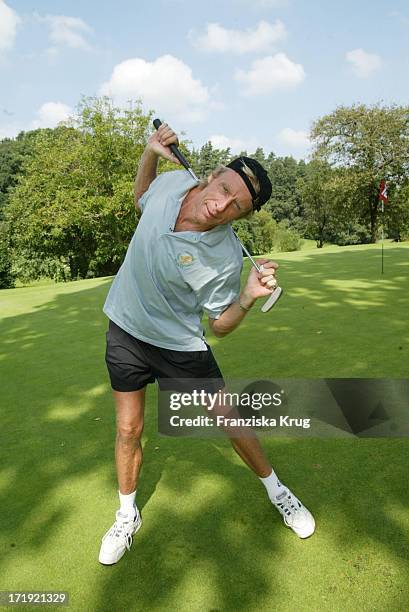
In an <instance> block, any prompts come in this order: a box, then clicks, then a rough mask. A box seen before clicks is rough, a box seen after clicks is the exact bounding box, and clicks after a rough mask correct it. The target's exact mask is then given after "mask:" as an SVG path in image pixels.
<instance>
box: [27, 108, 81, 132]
mask: <svg viewBox="0 0 409 612" xmlns="http://www.w3.org/2000/svg"><path fill="white" fill-rule="evenodd" d="M72 114H73V110H72V108H71V107H70V106H67V104H63V103H62V102H46V103H45V104H43V105H42V106H41V107H40V108H39V109H38V111H37V118H36V119H34V121H32V122H31V125H30V129H32V130H35V129H37V128H54V127H56V126H57V125H58V124H59V123H60V122H61V121H66V120H67V119H68V118H69V117H70V115H72Z"/></svg>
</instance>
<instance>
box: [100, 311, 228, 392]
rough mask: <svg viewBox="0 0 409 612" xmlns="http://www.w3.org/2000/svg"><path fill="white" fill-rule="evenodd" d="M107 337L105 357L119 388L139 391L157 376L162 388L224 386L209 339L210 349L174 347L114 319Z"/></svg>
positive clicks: (209, 390) (116, 389)
mask: <svg viewBox="0 0 409 612" xmlns="http://www.w3.org/2000/svg"><path fill="white" fill-rule="evenodd" d="M106 338H107V343H106V353H105V361H106V364H107V368H108V372H109V377H110V379H111V386H112V388H113V389H114V390H115V391H138V389H142V388H143V387H145V385H147V384H149V383H153V382H155V380H157V381H158V384H159V387H160V389H161V390H170V389H175V390H183V391H191V390H194V389H197V390H199V391H200V390H202V389H203V390H205V391H207V392H208V393H215V392H216V391H218V390H219V389H222V388H223V387H224V380H223V376H222V373H221V371H220V369H219V366H218V365H217V362H216V360H215V358H214V356H213V353H212V351H211V348H210V346H209V345H208V344H207V343H206V346H207V351H171V350H169V349H165V348H160V347H159V346H153V345H152V344H148V343H147V342H143V341H142V340H138V339H137V338H134V336H131V334H128V332H126V331H124V330H123V329H121V328H120V327H118V325H116V324H115V323H114V322H113V321H109V329H108V331H107V334H106ZM187 379H194V380H190V381H189V380H187Z"/></svg>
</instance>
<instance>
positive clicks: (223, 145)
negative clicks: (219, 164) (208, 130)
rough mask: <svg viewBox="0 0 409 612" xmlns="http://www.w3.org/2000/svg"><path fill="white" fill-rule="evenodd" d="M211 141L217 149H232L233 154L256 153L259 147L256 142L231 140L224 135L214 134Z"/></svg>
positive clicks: (238, 139)
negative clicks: (242, 152)
mask: <svg viewBox="0 0 409 612" xmlns="http://www.w3.org/2000/svg"><path fill="white" fill-rule="evenodd" d="M209 140H210V142H211V143H212V145H213V147H214V148H215V149H231V151H232V153H241V151H250V152H254V151H255V150H256V149H257V147H258V144H257V143H256V141H255V140H247V141H246V140H242V139H240V138H229V137H228V136H224V135H223V134H213V135H212V136H210V138H209Z"/></svg>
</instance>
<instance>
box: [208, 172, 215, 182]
mask: <svg viewBox="0 0 409 612" xmlns="http://www.w3.org/2000/svg"><path fill="white" fill-rule="evenodd" d="M213 179H214V176H213V174H211V173H210V174H209V176H208V177H207V183H208V184H209V183H211V182H212V180H213Z"/></svg>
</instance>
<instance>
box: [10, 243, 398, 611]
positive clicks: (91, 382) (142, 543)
mask: <svg viewBox="0 0 409 612" xmlns="http://www.w3.org/2000/svg"><path fill="white" fill-rule="evenodd" d="M274 258H275V259H276V260H277V261H278V262H279V264H280V283H281V284H282V286H283V287H284V288H285V295H284V296H283V298H282V300H281V301H280V303H279V305H277V307H276V308H275V309H274V310H273V311H271V312H270V313H269V314H268V315H264V314H262V313H261V312H260V311H259V309H258V308H257V309H256V308H255V309H253V311H252V312H251V313H250V314H249V315H248V317H247V318H246V320H245V322H244V323H243V325H242V326H241V328H240V330H238V331H236V332H235V333H234V334H232V335H231V336H230V337H229V336H228V337H226V338H224V339H222V340H218V339H215V338H211V344H212V346H213V350H214V352H215V355H216V357H217V359H218V361H219V363H220V365H221V367H222V369H223V371H224V372H225V374H226V375H228V376H232V377H237V378H239V377H243V378H250V377H270V378H274V377H287V378H290V377H311V378H314V377H317V378H319V377H331V376H334V377H407V363H408V352H409V332H408V327H407V313H408V311H409V308H408V306H409V280H408V279H409V275H408V271H409V245H408V244H400V245H388V246H387V250H386V253H385V272H386V273H385V275H384V277H383V278H382V277H381V275H380V254H379V246H376V245H375V246H363V247H348V248H339V247H327V248H325V249H324V250H316V249H314V250H312V249H311V250H303V251H299V252H296V253H285V254H284V253H280V254H274ZM245 266H246V269H247V268H248V263H247V262H246V264H245ZM110 282H111V279H94V280H86V281H79V282H74V283H69V284H51V283H48V284H42V285H41V284H40V285H37V286H32V287H21V288H18V289H15V290H5V291H2V292H1V294H0V297H1V305H0V309H1V317H2V319H1V322H0V323H1V337H2V347H1V354H0V368H1V380H2V393H1V400H2V401H1V403H2V427H1V434H0V465H1V475H0V504H1V508H2V512H1V525H0V527H1V531H0V551H1V557H0V590H1V589H3V590H6V589H7V590H10V589H15V590H17V589H26V590H27V589H33V590H34V589H35V590H46V589H54V590H55V589H60V590H66V591H69V592H70V597H71V606H70V607H71V609H72V610H75V611H76V610H78V611H83V610H92V611H101V612H105V611H118V612H119V611H123V610H135V611H138V612H139V611H145V610H149V611H151V610H152V611H153V610H160V611H162V610H166V611H168V610H180V611H182V612H184V611H193V612H196V611H202V610H205V611H208V612H210V611H213V612H216V611H220V612H221V611H223V612H224V611H225V610H232V611H233V610H234V611H236V610H246V611H247V610H248V611H254V612H255V611H256V610H257V611H258V610H267V611H270V610H271V611H273V610H274V611H277V612H281V611H284V610H287V609H288V608H289V607H294V608H298V609H299V610H302V611H303V612H304V611H310V610H311V611H314V612H315V611H316V610H317V609H320V610H323V611H328V612H330V611H331V612H332V611H338V610H350V609H355V608H358V609H360V610H364V611H368V612H369V611H371V612H372V611H379V612H380V611H381V610H384V609H387V610H388V611H391V612H394V611H396V612H398V611H400V610H403V609H406V607H407V602H408V598H409V591H408V583H409V571H408V566H407V559H408V556H409V545H408V541H409V539H408V535H409V520H408V513H407V505H408V494H409V489H408V478H407V465H408V458H409V444H408V441H407V440H405V439H365V440H364V439H360V440H356V439H352V438H347V439H331V440H330V439H326V440H325V439H315V440H311V439H310V440H307V439H301V440H295V439H292V438H286V439H282V438H280V439H278V438H265V439H264V441H263V444H264V446H265V448H266V450H267V452H268V454H269V456H270V457H271V459H272V461H273V464H274V466H275V468H276V471H277V473H278V474H279V475H280V476H281V477H282V478H283V480H284V481H285V482H288V484H289V485H290V486H291V487H292V488H293V489H294V490H295V491H296V492H297V493H298V494H299V495H300V497H301V498H302V499H303V500H304V501H305V503H306V505H307V506H309V507H311V509H312V510H313V511H314V514H315V516H316V519H317V527H318V528H317V532H316V534H315V535H314V536H313V537H312V538H311V539H310V540H307V541H300V540H298V539H297V537H296V536H295V535H294V534H293V533H292V532H290V531H289V530H286V529H285V528H284V527H283V526H282V524H281V523H280V520H279V518H278V515H275V514H274V513H273V511H272V509H271V508H270V506H269V504H268V503H267V501H266V499H265V496H264V493H263V491H262V489H261V485H260V484H259V483H258V481H257V479H256V478H254V476H253V475H252V474H251V473H250V472H249V471H248V470H247V469H246V468H244V467H243V466H242V464H241V463H240V461H239V460H238V458H236V456H235V455H234V454H233V453H232V451H231V450H230V447H229V444H228V443H227V442H226V441H225V440H222V439H218V440H198V439H183V440H181V439H172V438H165V437H160V436H158V434H157V424H156V391H155V389H154V387H151V388H150V390H149V393H148V401H147V409H146V427H145V433H144V450H145V458H146V460H145V464H144V467H143V471H142V479H141V483H140V488H139V491H138V500H139V505H140V507H141V508H142V515H143V520H144V525H143V528H142V530H141V531H140V532H139V534H138V536H137V537H136V539H135V542H134V546H133V548H132V552H131V553H130V554H127V556H126V558H125V559H123V560H122V561H121V562H120V563H119V564H118V565H117V566H115V567H111V568H104V567H101V566H99V565H98V563H97V561H96V559H97V555H98V549H99V538H100V537H101V536H102V534H103V533H104V531H105V529H106V528H107V527H108V526H109V525H110V524H111V523H112V517H113V513H114V511H115V509H116V496H115V491H116V483H115V474H114V465H113V448H114V440H113V434H114V412H113V405H112V399H111V394H110V389H109V386H108V383H107V376H106V372H105V364H104V360H103V353H104V343H105V336H104V331H105V329H106V321H105V318H104V316H103V314H102V312H101V308H102V304H103V301H104V298H105V295H106V293H107V290H108V287H109V285H110ZM208 337H209V338H210V336H208Z"/></svg>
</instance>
